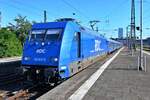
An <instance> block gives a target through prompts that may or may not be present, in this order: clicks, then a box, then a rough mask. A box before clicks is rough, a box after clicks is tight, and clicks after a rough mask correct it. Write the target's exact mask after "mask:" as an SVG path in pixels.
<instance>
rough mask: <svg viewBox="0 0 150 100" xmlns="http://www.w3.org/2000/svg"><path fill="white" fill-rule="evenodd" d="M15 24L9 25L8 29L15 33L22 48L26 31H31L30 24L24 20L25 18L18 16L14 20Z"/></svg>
mask: <svg viewBox="0 0 150 100" xmlns="http://www.w3.org/2000/svg"><path fill="white" fill-rule="evenodd" d="M14 21H15V24H13V23H9V25H10V26H9V27H10V29H11V30H13V31H15V33H16V35H17V37H18V39H19V40H20V42H21V45H22V46H23V43H24V41H25V38H26V36H27V34H28V31H29V30H30V29H31V23H30V21H29V20H27V19H26V16H21V15H18V16H17V17H16V18H15V19H14Z"/></svg>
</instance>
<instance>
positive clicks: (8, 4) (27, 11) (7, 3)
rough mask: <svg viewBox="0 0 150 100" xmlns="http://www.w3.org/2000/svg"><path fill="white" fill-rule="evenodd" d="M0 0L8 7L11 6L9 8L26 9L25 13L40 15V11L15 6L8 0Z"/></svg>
mask: <svg viewBox="0 0 150 100" xmlns="http://www.w3.org/2000/svg"><path fill="white" fill-rule="evenodd" d="M0 2H1V3H2V4H4V5H5V6H8V7H11V8H14V9H16V10H17V11H21V12H23V11H26V13H29V14H36V15H38V16H39V15H40V16H41V14H40V13H37V12H34V11H31V10H27V9H24V8H20V7H17V6H15V5H13V4H10V3H9V2H6V1H0Z"/></svg>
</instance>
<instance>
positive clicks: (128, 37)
mask: <svg viewBox="0 0 150 100" xmlns="http://www.w3.org/2000/svg"><path fill="white" fill-rule="evenodd" d="M130 26H131V25H128V26H127V27H126V35H127V36H126V45H127V47H128V49H129V48H130V44H129V42H130V41H129V39H130V35H129V28H130Z"/></svg>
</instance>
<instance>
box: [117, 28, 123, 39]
mask: <svg viewBox="0 0 150 100" xmlns="http://www.w3.org/2000/svg"><path fill="white" fill-rule="evenodd" d="M118 38H119V39H123V28H119V29H118Z"/></svg>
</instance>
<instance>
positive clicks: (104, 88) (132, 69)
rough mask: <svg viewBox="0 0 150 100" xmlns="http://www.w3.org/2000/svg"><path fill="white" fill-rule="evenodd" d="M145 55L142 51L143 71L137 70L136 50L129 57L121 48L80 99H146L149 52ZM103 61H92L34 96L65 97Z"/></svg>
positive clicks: (49, 99)
mask: <svg viewBox="0 0 150 100" xmlns="http://www.w3.org/2000/svg"><path fill="white" fill-rule="evenodd" d="M148 54H149V53H147V54H144V56H146V58H147V63H146V64H147V70H146V72H144V71H138V70H137V69H138V67H137V66H138V56H139V51H137V52H136V53H134V55H133V56H132V55H131V54H130V53H129V52H128V51H127V49H123V50H122V51H121V52H120V53H119V55H118V56H117V57H116V58H115V59H114V60H113V62H111V63H110V65H108V67H107V68H106V69H105V71H104V72H103V73H102V74H101V75H100V77H98V79H97V81H96V82H95V83H94V84H93V85H92V87H91V88H90V89H89V90H88V91H87V93H85V95H84V96H83V98H82V99H83V100H150V55H148ZM112 56H113V55H112ZM109 58H111V57H109ZM109 58H108V59H109ZM108 59H107V60H108ZM107 60H104V61H101V62H97V63H95V64H93V65H92V66H90V67H89V68H87V69H85V70H84V71H82V72H81V73H79V74H77V75H75V76H73V77H72V78H70V79H68V80H67V81H65V82H64V83H62V84H60V85H59V86H57V87H56V88H54V89H52V90H50V91H49V92H48V93H46V94H45V95H43V96H41V97H40V98H38V100H43V99H44V100H67V99H69V98H70V97H71V96H72V95H74V94H75V93H76V91H77V90H79V88H80V87H81V86H82V85H83V84H84V83H85V81H87V80H89V78H90V76H92V75H93V73H95V72H96V71H97V70H98V69H99V68H101V67H102V65H103V64H104V63H105V62H107ZM81 95H82V94H81ZM71 100H75V99H71Z"/></svg>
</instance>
